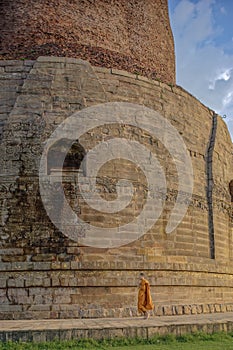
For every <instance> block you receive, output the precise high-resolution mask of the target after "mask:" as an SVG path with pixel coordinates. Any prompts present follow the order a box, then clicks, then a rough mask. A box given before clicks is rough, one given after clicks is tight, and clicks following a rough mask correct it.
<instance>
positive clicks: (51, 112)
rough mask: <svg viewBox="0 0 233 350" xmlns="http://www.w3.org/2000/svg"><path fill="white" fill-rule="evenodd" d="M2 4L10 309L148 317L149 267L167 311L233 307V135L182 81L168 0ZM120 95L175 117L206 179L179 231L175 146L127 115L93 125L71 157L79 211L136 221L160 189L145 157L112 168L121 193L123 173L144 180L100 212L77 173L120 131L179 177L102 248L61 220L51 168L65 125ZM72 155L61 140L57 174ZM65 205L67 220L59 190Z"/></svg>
mask: <svg viewBox="0 0 233 350" xmlns="http://www.w3.org/2000/svg"><path fill="white" fill-rule="evenodd" d="M0 10H1V11H0V13H1V15H2V20H1V21H0V29H1V34H0V35H1V39H2V46H1V49H0V57H1V60H0V91H1V99H0V101H1V109H0V153H1V157H0V169H1V170H0V179H1V180H0V181H1V183H0V206H1V220H0V318H1V319H30V318H34V319H38V318H72V317H106V316H111V317H114V316H115V317H119V316H129V315H136V314H137V283H138V274H139V272H141V271H144V272H145V273H146V275H147V276H148V278H149V280H150V282H151V291H152V297H153V300H154V303H155V310H154V313H155V314H156V315H162V314H165V315H170V314H176V315H179V314H183V313H185V314H190V313H192V314H194V313H202V312H203V313H208V312H219V311H224V312H225V311H233V302H232V300H233V254H232V249H233V237H232V233H233V231H232V203H231V200H232V197H233V195H232V193H230V191H231V190H230V188H229V184H230V183H232V173H233V165H232V164H233V163H232V142H231V139H230V135H229V132H228V130H227V127H226V125H225V123H224V121H223V120H222V119H221V117H220V116H217V115H216V114H215V113H214V112H213V111H211V110H210V109H209V108H208V107H206V106H204V105H203V104H201V103H200V102H199V101H198V100H197V99H195V98H194V97H193V96H191V95H190V94H189V93H188V92H186V91H184V90H183V89H182V88H180V87H178V86H176V85H175V57H174V44H173V37H172V33H171V28H170V23H169V17H168V7H167V1H165V0H160V1H156V2H155V1H153V0H146V1H144V0H143V1H142V0H139V1H136V0H135V1H133V0H132V1H127V2H125V1H123V0H119V1H113V0H112V1H107V0H106V1H104V0H99V1H97V0H96V1H94V0H93V1H86V0H83V1H81V0H80V1H77V2H73V1H71V0H69V1H63V0H56V1H55V0H53V1H26V0H20V1H13V0H10V1H2V2H1V4H0ZM77 19H79V20H77ZM93 28H94V29H93ZM58 56H59V57H58ZM62 56H63V57H62ZM64 56H66V57H64ZM88 61H89V62H88ZM152 79H153V80H152ZM108 102H127V103H133V104H137V105H139V106H142V105H144V106H145V107H148V108H150V109H152V110H154V111H157V112H158V113H159V114H160V115H161V116H162V117H163V118H164V119H166V120H167V121H168V122H169V123H170V124H171V125H173V126H174V127H175V129H176V130H177V132H178V133H179V135H180V136H182V138H183V141H184V143H185V146H186V148H187V152H188V154H189V156H190V158H191V161H192V166H193V180H194V188H193V194H192V198H191V202H190V204H189V206H188V210H187V212H186V214H185V216H184V218H183V220H182V221H181V223H180V224H179V225H178V226H177V228H176V229H175V230H174V231H173V232H172V233H169V234H167V233H166V226H167V223H168V221H169V217H170V214H171V211H172V209H173V207H174V205H175V202H176V199H177V193H178V189H179V187H178V185H179V184H178V174H177V170H176V167H175V164H174V162H173V159H172V157H171V154H170V152H169V149H167V148H166V147H165V146H164V144H163V143H162V142H161V141H159V140H158V138H156V137H154V136H152V135H151V134H150V133H148V132H146V131H145V130H142V129H140V128H136V127H132V126H130V125H126V124H124V123H123V121H122V122H121V123H120V124H114V125H111V126H109V125H108V126H107V125H104V126H99V127H97V128H95V129H94V130H91V131H89V132H87V133H86V134H84V135H82V137H81V138H80V139H79V140H77V142H76V143H75V144H74V145H73V146H72V148H71V149H70V151H69V153H68V154H67V157H66V159H65V162H64V167H63V185H64V192H65V194H66V197H67V198H68V200H69V203H70V205H71V206H72V208H73V209H74V211H75V212H76V213H77V215H78V216H80V217H81V218H82V219H83V220H84V221H86V222H89V223H90V224H91V225H95V226H97V227H103V228H104V227H109V229H110V228H112V227H116V226H119V225H120V224H122V223H128V222H130V221H131V220H132V219H133V218H135V217H137V216H138V215H139V213H140V211H141V210H142V208H143V205H144V204H145V199H146V195H147V191H148V183H147V182H146V179H145V176H144V174H143V172H142V170H140V168H139V167H138V166H137V164H136V165H135V164H133V163H132V162H129V161H127V160H123V159H117V160H115V161H111V162H107V163H106V164H105V165H104V166H103V167H102V168H101V169H100V172H99V174H98V178H97V188H98V191H99V193H100V194H101V196H102V197H103V198H104V199H106V200H115V199H116V196H117V192H116V183H117V181H118V180H119V179H121V178H126V179H128V180H130V181H131V182H132V184H133V186H134V189H135V191H134V196H133V199H132V202H131V203H130V204H129V206H128V207H127V208H125V209H124V210H122V211H120V212H119V213H116V214H106V213H105V214H103V213H101V212H96V211H94V210H93V209H92V208H90V207H89V206H88V205H87V204H86V203H85V201H84V200H83V199H82V198H81V196H80V191H79V188H78V186H77V181H76V180H77V173H79V172H81V171H83V169H82V168H80V167H79V165H80V163H81V161H82V159H83V156H84V155H85V153H86V152H87V151H89V150H90V149H92V147H94V146H95V145H97V144H99V143H101V142H104V141H107V140H109V139H111V138H116V137H117V138H127V139H129V140H134V141H137V142H140V143H141V144H143V145H144V146H145V147H146V148H147V149H148V150H149V151H150V152H151V153H153V154H155V155H156V157H157V159H158V160H159V162H160V164H161V167H162V169H163V170H164V173H165V176H166V181H167V193H166V196H165V203H164V207H163V211H162V213H161V215H160V217H159V219H158V220H157V222H156V223H155V224H154V225H153V227H151V229H150V230H149V231H148V232H147V233H146V234H145V235H143V236H141V237H140V238H139V239H137V240H135V241H133V242H131V243H128V244H127V245H123V246H120V247H118V248H96V247H88V246H86V245H84V244H82V243H80V242H77V241H75V240H72V239H69V238H68V237H67V236H66V235H65V234H64V233H62V232H61V231H59V229H57V228H56V226H55V225H54V224H53V223H52V222H51V220H50V218H49V217H48V215H47V213H46V210H45V209H44V206H43V203H42V199H41V194H40V189H39V174H38V171H39V165H40V160H41V154H42V152H43V149H44V146H45V143H46V141H47V139H48V138H49V137H50V135H51V133H52V132H53V131H54V130H55V129H56V128H57V126H58V125H60V123H62V122H63V121H64V120H67V118H68V117H70V116H71V115H73V113H74V112H77V111H80V110H84V109H85V108H87V107H90V106H96V105H99V104H100V105H101V104H105V103H108ZM154 121H155V120H154V119H153V118H151V123H149V124H151V125H153V123H154ZM164 137H165V138H166V132H165V133H164ZM80 144H81V146H85V147H81V146H80ZM60 151H61V149H60V148H59V147H57V148H56V145H55V146H54V149H52V150H51V153H49V154H48V164H47V166H48V172H49V173H50V175H51V179H52V180H51V181H53V179H56V177H57V176H58V174H57V169H56V155H57V154H58V153H59V152H60ZM177 151H179V150H177ZM139 156H140V155H139ZM141 160H142V161H143V159H141ZM55 197H56V194H55ZM77 198H78V199H79V201H78V203H77ZM56 204H57V205H58V209H59V211H60V214H61V216H62V215H63V214H64V213H63V202H62V201H61V200H60V198H59V196H58V198H57V199H56ZM154 205H155V207H156V198H155V204H154ZM155 207H153V208H151V211H153V210H154V208H155ZM81 234H82V232H80V235H81ZM80 237H81V236H80Z"/></svg>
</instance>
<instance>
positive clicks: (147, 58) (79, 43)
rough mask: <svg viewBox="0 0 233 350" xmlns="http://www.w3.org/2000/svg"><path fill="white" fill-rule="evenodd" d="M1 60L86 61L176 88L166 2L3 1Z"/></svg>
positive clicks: (0, 24)
mask: <svg viewBox="0 0 233 350" xmlns="http://www.w3.org/2000/svg"><path fill="white" fill-rule="evenodd" d="M0 39H1V40H0V42H1V46H0V58H1V59H36V58H38V57H39V56H62V57H63V56H67V57H76V58H82V59H85V60H88V61H90V62H91V63H92V64H93V65H95V66H104V67H110V68H117V69H124V70H127V71H130V72H138V73H139V74H141V75H147V76H149V77H152V78H156V79H160V80H161V81H165V82H167V83H173V84H174V83H175V54H174V42H173V36H172V31H171V28H170V22H169V17H168V5H167V0H156V1H153V0H146V1H145V0H137V1H135V0H128V1H125V0H117V1H108V0H98V1H93V0H91V1H88V0H79V1H72V0H69V1H66V0H50V1H48V0H46V1H44V0H37V1H34V0H27V1H25V0H18V1H15V0H2V1H1V3H0Z"/></svg>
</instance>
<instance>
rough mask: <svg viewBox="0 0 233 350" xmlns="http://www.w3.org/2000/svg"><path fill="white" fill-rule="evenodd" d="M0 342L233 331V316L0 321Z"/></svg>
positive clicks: (220, 314)
mask: <svg viewBox="0 0 233 350" xmlns="http://www.w3.org/2000/svg"><path fill="white" fill-rule="evenodd" d="M0 329H1V331H0V341H2V342H6V341H23V342H25V341H34V342H45V341H52V340H71V339H81V338H93V339H109V338H117V337H130V338H134V337H142V338H147V339H148V338H150V337H152V336H154V335H157V334H160V335H165V334H174V335H182V334H187V333H195V332H206V333H213V332H219V331H224V332H230V331H232V330H233V313H232V312H231V313H227V314H225V313H219V314H217V315H216V314H214V315H213V314H212V315H209V314H208V315H207V314H206V315H191V316H187V315H185V316H179V317H177V316H162V317H152V318H149V319H148V320H144V319H142V318H141V317H140V318H139V317H137V318H136V317H131V318H127V319H124V321H123V320H122V319H118V318H111V319H110V318H109V319H98V320H96V319H81V320H77V319H71V320H65V319H63V320H28V321H26V320H20V321H8V320H6V321H0Z"/></svg>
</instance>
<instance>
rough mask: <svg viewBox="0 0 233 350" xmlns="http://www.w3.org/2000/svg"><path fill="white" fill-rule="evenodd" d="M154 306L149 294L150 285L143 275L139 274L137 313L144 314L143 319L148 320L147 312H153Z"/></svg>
mask: <svg viewBox="0 0 233 350" xmlns="http://www.w3.org/2000/svg"><path fill="white" fill-rule="evenodd" d="M153 308H154V305H153V302H152V299H151V294H150V284H149V282H148V281H147V280H146V279H145V276H144V273H140V284H139V291H138V311H139V312H140V313H142V314H144V318H145V319H148V318H149V316H150V314H149V310H153Z"/></svg>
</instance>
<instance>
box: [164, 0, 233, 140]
mask: <svg viewBox="0 0 233 350" xmlns="http://www.w3.org/2000/svg"><path fill="white" fill-rule="evenodd" d="M168 3H169V13H170V20H171V26H172V31H173V35H174V39H175V49H176V74H177V84H178V85H181V86H182V87H183V88H184V89H186V90H188V91H189V92H190V93H192V94H193V95H194V96H195V97H197V98H198V99H199V100H200V101H201V102H203V103H204V104H205V105H206V106H208V107H210V108H211V109H213V110H215V111H216V112H217V113H219V114H220V115H221V116H224V115H226V119H225V122H226V123H227V125H228V128H229V131H230V133H231V137H232V139H233V25H232V22H233V0H168Z"/></svg>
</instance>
